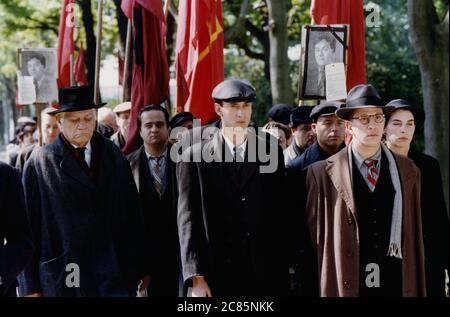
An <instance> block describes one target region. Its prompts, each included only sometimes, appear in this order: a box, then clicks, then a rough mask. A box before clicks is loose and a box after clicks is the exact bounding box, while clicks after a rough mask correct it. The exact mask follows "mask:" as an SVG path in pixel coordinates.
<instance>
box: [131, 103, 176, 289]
mask: <svg viewBox="0 0 450 317" xmlns="http://www.w3.org/2000/svg"><path fill="white" fill-rule="evenodd" d="M138 127H139V131H140V136H141V138H142V140H143V141H144V144H143V145H142V146H141V147H140V148H139V149H138V150H136V151H135V152H133V153H131V154H130V155H128V157H127V158H128V160H129V162H130V165H131V170H132V173H133V177H134V181H135V183H136V185H137V187H138V190H139V200H140V204H141V208H142V212H143V214H144V222H145V226H146V230H145V232H146V234H147V236H148V241H149V243H148V244H149V247H148V250H146V251H145V252H146V254H148V258H149V261H148V263H149V273H150V274H149V275H150V284H149V286H148V288H147V295H148V296H149V297H177V296H179V295H181V294H180V293H179V284H180V248H179V242H178V231H177V194H176V192H177V191H176V179H175V168H176V167H175V162H174V161H173V160H172V159H171V157H170V149H171V146H170V145H169V142H168V141H169V133H170V129H169V113H168V112H167V110H166V109H165V108H164V107H162V106H160V105H159V104H153V105H148V106H146V107H144V108H142V110H141V111H140V114H139V117H138Z"/></svg>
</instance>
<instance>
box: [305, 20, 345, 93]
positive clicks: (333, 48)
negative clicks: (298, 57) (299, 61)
mask: <svg viewBox="0 0 450 317" xmlns="http://www.w3.org/2000/svg"><path fill="white" fill-rule="evenodd" d="M346 36H347V34H346V29H345V28H344V27H342V28H337V27H336V28H334V27H333V28H331V27H330V28H328V27H326V26H321V27H319V26H314V27H310V28H309V29H308V35H307V39H308V40H307V44H306V53H305V62H304V67H305V69H304V78H303V97H305V99H324V98H325V97H326V91H325V88H326V80H325V66H326V65H329V64H333V63H344V64H345V63H346V61H345V48H344V43H346Z"/></svg>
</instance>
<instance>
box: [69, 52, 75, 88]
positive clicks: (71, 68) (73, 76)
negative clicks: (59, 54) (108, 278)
mask: <svg viewBox="0 0 450 317" xmlns="http://www.w3.org/2000/svg"><path fill="white" fill-rule="evenodd" d="M73 66H74V61H73V53H72V54H70V86H71V87H73V86H75V74H74V71H73Z"/></svg>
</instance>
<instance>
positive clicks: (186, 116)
mask: <svg viewBox="0 0 450 317" xmlns="http://www.w3.org/2000/svg"><path fill="white" fill-rule="evenodd" d="M193 120H194V115H193V114H192V113H190V112H187V111H185V112H180V113H177V114H176V115H174V116H173V118H172V119H170V122H169V126H170V128H171V129H174V128H176V127H179V126H181V125H182V124H183V123H185V122H186V121H193Z"/></svg>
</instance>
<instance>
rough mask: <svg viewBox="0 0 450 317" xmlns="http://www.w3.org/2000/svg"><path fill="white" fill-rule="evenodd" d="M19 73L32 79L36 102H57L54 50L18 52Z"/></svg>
mask: <svg viewBox="0 0 450 317" xmlns="http://www.w3.org/2000/svg"><path fill="white" fill-rule="evenodd" d="M20 54H21V56H20V61H21V73H22V75H23V76H31V77H33V82H34V85H35V87H36V102H39V103H47V102H52V101H53V100H58V87H57V83H56V51H55V50H54V49H22V50H20Z"/></svg>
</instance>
